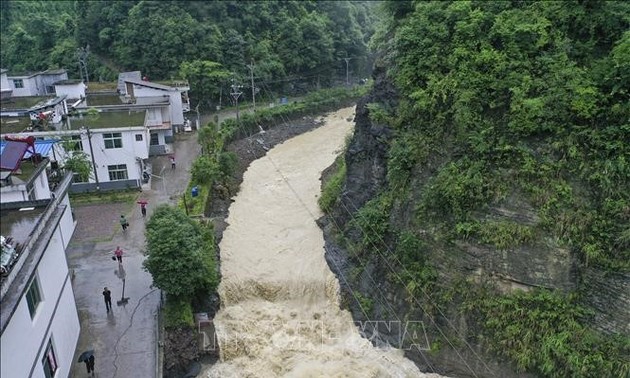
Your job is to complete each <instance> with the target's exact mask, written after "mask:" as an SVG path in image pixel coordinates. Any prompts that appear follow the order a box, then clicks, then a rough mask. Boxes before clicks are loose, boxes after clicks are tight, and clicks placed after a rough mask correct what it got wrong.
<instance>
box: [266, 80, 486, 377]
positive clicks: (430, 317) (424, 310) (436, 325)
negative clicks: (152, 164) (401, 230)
mask: <svg viewBox="0 0 630 378" xmlns="http://www.w3.org/2000/svg"><path fill="white" fill-rule="evenodd" d="M263 88H264V86H263ZM281 117H282V118H283V120H284V121H285V122H288V119H287V118H286V117H284V116H281ZM268 159H269V160H270V161H271V162H272V164H273V165H274V167H275V168H276V170H278V171H279V168H278V167H277V165H276V164H275V163H273V161H272V160H271V158H269V157H268ZM279 172H280V171H279ZM291 189H292V188H291ZM292 191H293V192H294V195H296V197H298V199H299V196H298V195H297V193H296V192H295V190H293V189H292ZM300 202H301V200H300ZM303 206H305V205H304V204H303ZM345 209H346V212H348V214H349V215H350V217H351V218H352V219H354V220H356V218H355V217H354V215H353V214H352V213H351V212H350V211H349V210H348V209H347V208H345ZM307 211H309V213H310V210H308V208H307ZM311 216H312V217H313V218H314V216H313V215H312V214H311ZM336 226H337V227H338V225H336ZM359 228H360V229H361V227H359ZM338 229H340V228H339V227H338ZM361 232H363V234H365V235H367V233H366V232H365V230H363V229H361ZM376 250H377V252H379V255H380V256H381V257H382V258H383V259H384V260H385V261H386V262H387V259H386V258H385V257H384V256H383V254H382V253H381V252H380V250H379V249H378V247H377V248H376ZM388 250H389V248H388ZM390 252H391V251H390ZM357 257H358V256H357ZM401 265H402V264H401ZM387 266H388V268H389V269H390V270H391V271H392V273H393V274H394V275H395V276H396V277H397V278H398V280H399V281H400V282H401V283H402V284H403V286H404V287H405V289H406V290H407V288H406V286H405V285H404V281H403V280H402V278H401V277H400V275H398V274H397V273H396V270H394V269H393V267H391V265H389V264H387ZM403 269H405V268H404V266H403ZM405 270H406V269H405ZM338 271H339V272H340V275H341V274H342V271H341V270H338ZM411 277H412V276H411ZM412 279H413V278H412ZM344 280H345V281H346V282H347V280H346V279H345V277H344ZM414 282H415V280H414ZM416 283H417V282H416ZM348 287H349V286H348ZM407 291H408V290H407ZM423 292H424V290H423ZM408 293H409V295H410V297H411V298H413V299H414V300H415V302H416V303H417V304H418V305H419V306H420V308H421V309H422V311H423V312H424V313H425V314H426V315H427V316H428V317H429V319H430V320H431V322H432V323H433V325H434V326H435V327H436V329H437V330H438V331H439V333H440V334H441V335H442V337H443V338H444V339H445V340H446V342H447V343H448V344H449V345H450V346H451V348H452V349H453V350H454V351H455V353H456V354H457V355H458V357H459V358H460V359H461V360H462V362H463V363H464V365H465V366H466V367H467V368H468V370H470V372H471V373H472V374H473V376H475V377H477V374H476V372H475V371H474V370H473V369H472V368H471V367H470V366H469V365H468V363H467V362H466V360H465V359H464V358H463V356H462V355H461V354H460V353H459V351H458V350H457V348H456V347H455V346H454V345H453V344H452V343H451V341H450V340H449V339H448V337H447V336H446V334H445V333H444V332H443V331H442V329H441V328H440V326H439V325H438V324H437V322H436V321H435V318H434V317H433V316H432V315H431V314H430V313H429V312H428V311H426V309H425V308H424V306H423V305H422V304H421V303H420V302H419V301H418V300H417V299H416V298H415V296H414V295H413V294H412V293H410V292H409V291H408ZM425 294H426V292H425ZM353 295H354V293H353ZM427 296H428V294H427ZM355 299H357V298H356V296H355ZM428 299H429V302H432V299H431V298H430V296H428ZM357 300H358V299H357ZM433 304H434V305H435V303H433ZM435 307H436V308H438V307H437V306H435ZM438 310H439V308H438ZM439 311H440V313H441V314H442V316H443V317H445V316H444V314H443V313H442V312H441V310H439ZM394 314H395V312H394ZM366 318H367V316H366ZM445 318H446V317H445ZM447 320H448V319H447ZM449 324H450V325H451V327H453V326H452V323H450V322H449ZM453 328H454V327H453ZM454 329H455V328H454ZM455 333H456V335H457V336H458V337H459V338H460V339H462V341H463V342H464V343H465V344H466V345H467V346H468V348H470V349H471V351H472V352H473V354H474V355H475V356H476V357H477V358H478V359H479V360H480V361H481V362H482V364H483V365H484V366H486V368H487V369H488V371H490V372H491V370H490V369H489V368H488V367H487V365H486V364H485V362H484V361H483V360H482V359H481V358H480V357H479V356H478V355H477V354H476V353H475V352H474V350H473V349H472V347H471V346H470V344H468V343H467V342H466V340H465V339H464V338H463V337H461V335H459V333H458V332H457V330H456V329H455ZM421 354H422V353H421ZM423 358H425V356H423ZM425 360H426V358H425ZM427 362H428V361H427Z"/></svg>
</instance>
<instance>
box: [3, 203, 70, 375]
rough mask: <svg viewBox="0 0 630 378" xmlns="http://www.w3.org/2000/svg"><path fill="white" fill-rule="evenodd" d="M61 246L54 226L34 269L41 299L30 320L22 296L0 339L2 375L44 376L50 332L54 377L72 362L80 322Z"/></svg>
mask: <svg viewBox="0 0 630 378" xmlns="http://www.w3.org/2000/svg"><path fill="white" fill-rule="evenodd" d="M65 212H66V213H70V208H66V210H65ZM64 216H65V214H64ZM63 245H64V242H63V240H62V233H61V231H60V228H59V225H58V226H57V227H56V230H55V232H54V233H53V236H52V237H51V239H50V243H49V244H48V246H47V247H46V251H45V252H44V255H43V257H42V259H41V261H40V263H39V265H38V268H37V270H36V275H37V277H38V279H39V286H40V291H41V294H42V302H41V303H40V304H39V306H38V307H37V310H36V313H35V316H34V317H33V319H31V316H30V314H29V310H28V304H27V302H26V297H22V299H21V300H20V302H19V304H18V307H17V309H16V311H15V313H14V314H13V317H12V318H11V320H10V322H9V324H8V325H7V327H6V329H5V331H4V333H3V334H2V337H1V338H0V344H1V345H0V358H1V360H2V364H1V366H0V376H2V377H44V371H43V366H42V362H41V360H42V358H43V354H44V352H45V348H46V346H47V344H48V339H49V337H50V336H51V335H52V338H53V345H54V350H55V356H56V358H57V364H58V366H59V370H58V371H57V374H56V377H67V376H68V375H69V373H70V369H71V367H72V365H73V364H74V363H75V362H74V361H73V356H74V350H75V348H76V345H77V341H78V338H79V331H80V324H79V318H78V315H77V310H76V303H75V301H74V294H73V291H72V284H71V280H70V277H69V274H68V265H67V262H66V256H65V253H64V246H63ZM31 371H32V375H31Z"/></svg>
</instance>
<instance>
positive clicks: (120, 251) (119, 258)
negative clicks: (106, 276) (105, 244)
mask: <svg viewBox="0 0 630 378" xmlns="http://www.w3.org/2000/svg"><path fill="white" fill-rule="evenodd" d="M114 255H115V256H116V258H117V259H118V262H119V263H121V264H122V255H123V250H122V249H120V247H116V250H115V251H114Z"/></svg>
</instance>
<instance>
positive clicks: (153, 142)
mask: <svg viewBox="0 0 630 378" xmlns="http://www.w3.org/2000/svg"><path fill="white" fill-rule="evenodd" d="M149 144H150V145H152V146H157V145H158V144H160V140H159V139H158V135H157V133H151V142H150V143H149Z"/></svg>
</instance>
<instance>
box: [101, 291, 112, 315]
mask: <svg viewBox="0 0 630 378" xmlns="http://www.w3.org/2000/svg"><path fill="white" fill-rule="evenodd" d="M103 298H104V299H105V307H106V308H107V312H108V313H109V310H111V309H112V292H111V291H109V289H108V288H107V287H105V288H104V289H103Z"/></svg>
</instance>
